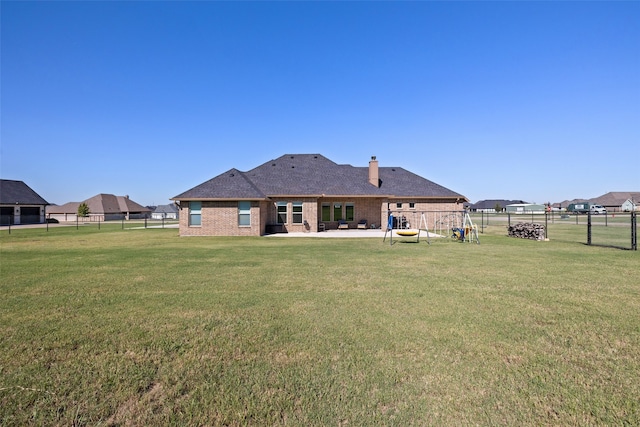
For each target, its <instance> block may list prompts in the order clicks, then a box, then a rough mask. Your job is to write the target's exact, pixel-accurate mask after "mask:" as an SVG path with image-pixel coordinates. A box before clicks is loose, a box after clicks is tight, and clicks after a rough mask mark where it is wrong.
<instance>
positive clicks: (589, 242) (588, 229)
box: [587, 212, 591, 245]
mask: <svg viewBox="0 0 640 427" xmlns="http://www.w3.org/2000/svg"><path fill="white" fill-rule="evenodd" d="M587 245H591V212H588V213H587Z"/></svg>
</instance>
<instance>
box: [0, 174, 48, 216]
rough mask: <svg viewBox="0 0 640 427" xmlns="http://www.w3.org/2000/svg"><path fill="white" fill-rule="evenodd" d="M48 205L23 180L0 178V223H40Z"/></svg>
mask: <svg viewBox="0 0 640 427" xmlns="http://www.w3.org/2000/svg"><path fill="white" fill-rule="evenodd" d="M48 205H49V203H48V202H47V201H46V200H45V199H43V198H42V197H40V195H39V194H38V193H36V192H35V191H33V190H32V189H31V187H29V186H28V185H27V184H25V183H24V182H23V181H16V180H12V179H0V225H18V224H42V223H44V221H45V209H46V207H47V206H48Z"/></svg>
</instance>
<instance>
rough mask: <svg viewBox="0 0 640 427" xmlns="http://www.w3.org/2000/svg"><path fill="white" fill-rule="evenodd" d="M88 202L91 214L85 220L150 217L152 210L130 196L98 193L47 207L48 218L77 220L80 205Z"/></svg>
mask: <svg viewBox="0 0 640 427" xmlns="http://www.w3.org/2000/svg"><path fill="white" fill-rule="evenodd" d="M82 203H86V204H87V206H88V207H89V215H88V216H87V217H84V218H82V217H81V218H82V220H83V221H113V220H122V219H142V218H148V217H149V215H150V214H151V210H150V209H148V208H145V207H144V206H142V205H139V204H138V203H136V202H134V201H133V200H131V199H129V196H114V195H113V194H98V195H96V196H93V197H91V198H90V199H87V200H84V201H82V202H69V203H65V204H64V205H61V206H51V207H50V208H49V209H47V218H54V219H57V220H58V221H75V220H76V217H77V216H78V206H80V204H82Z"/></svg>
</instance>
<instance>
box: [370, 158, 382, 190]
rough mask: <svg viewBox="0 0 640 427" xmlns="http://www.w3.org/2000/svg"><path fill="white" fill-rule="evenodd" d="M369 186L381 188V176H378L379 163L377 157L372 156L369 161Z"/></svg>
mask: <svg viewBox="0 0 640 427" xmlns="http://www.w3.org/2000/svg"><path fill="white" fill-rule="evenodd" d="M369 184H371V185H375V186H376V187H380V175H379V174H378V161H377V160H376V156H371V160H369Z"/></svg>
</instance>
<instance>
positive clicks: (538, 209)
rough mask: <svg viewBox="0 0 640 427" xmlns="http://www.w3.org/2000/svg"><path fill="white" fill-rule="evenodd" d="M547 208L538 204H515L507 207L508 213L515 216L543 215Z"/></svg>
mask: <svg viewBox="0 0 640 427" xmlns="http://www.w3.org/2000/svg"><path fill="white" fill-rule="evenodd" d="M545 210H546V209H545V206H544V205H540V204H536V203H513V204H510V205H507V206H506V211H507V213H515V214H543V213H544V212H545Z"/></svg>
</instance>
